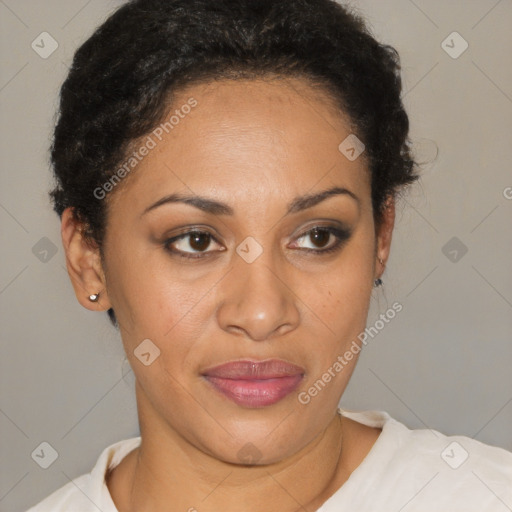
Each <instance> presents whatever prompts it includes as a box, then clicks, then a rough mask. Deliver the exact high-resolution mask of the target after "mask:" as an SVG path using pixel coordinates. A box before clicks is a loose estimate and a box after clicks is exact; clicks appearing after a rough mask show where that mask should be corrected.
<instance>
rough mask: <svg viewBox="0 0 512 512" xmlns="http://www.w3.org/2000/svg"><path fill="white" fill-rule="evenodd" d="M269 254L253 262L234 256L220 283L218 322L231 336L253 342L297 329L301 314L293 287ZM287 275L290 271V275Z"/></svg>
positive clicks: (278, 264) (281, 268) (281, 266)
mask: <svg viewBox="0 0 512 512" xmlns="http://www.w3.org/2000/svg"><path fill="white" fill-rule="evenodd" d="M274 260H275V258H273V257H272V254H271V251H265V250H264V251H263V253H262V254H261V255H260V256H259V257H258V258H257V259H256V260H255V261H253V262H252V263H247V262H246V261H244V260H243V259H242V258H241V257H239V256H238V255H237V256H235V260H234V262H233V268H232V269H231V271H230V272H229V273H228V275H227V277H226V279H223V281H222V289H221V290H222V291H221V304H220V306H219V307H218V308H217V321H218V323H219V325H220V327H221V328H222V329H224V330H225V331H227V332H230V333H231V334H237V335H241V336H245V337H247V338H248V339H250V340H253V341H265V340H267V339H269V338H272V337H275V336H282V335H284V334H286V333H287V332H289V331H293V330H294V329H296V328H297V326H298V324H299V321H300V311H299V310H298V309H297V301H298V298H297V296H296V294H295V293H294V290H293V286H292V284H291V283H289V282H287V281H290V279H289V275H288V279H287V276H286V275H285V273H284V272H283V267H284V262H277V263H276V262H275V261H274ZM289 274H290V272H289Z"/></svg>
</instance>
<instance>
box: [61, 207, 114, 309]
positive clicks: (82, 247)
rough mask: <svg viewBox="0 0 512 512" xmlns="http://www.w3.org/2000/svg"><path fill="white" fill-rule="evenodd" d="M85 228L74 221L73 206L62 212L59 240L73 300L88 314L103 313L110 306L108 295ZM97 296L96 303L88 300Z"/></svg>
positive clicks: (98, 261) (99, 260)
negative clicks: (60, 240) (84, 232)
mask: <svg viewBox="0 0 512 512" xmlns="http://www.w3.org/2000/svg"><path fill="white" fill-rule="evenodd" d="M84 227H85V226H84V225H83V224H81V223H80V222H79V221H77V220H76V218H75V216H74V215H73V208H72V207H69V208H66V209H65V210H64V212H63V213H62V220H61V237H62V245H63V247H64V252H65V254H66V266H67V269H68V274H69V277H70V279H71V283H72V284H73V288H74V290H75V295H76V298H77V299H78V302H80V304H81V305H82V306H83V307H84V308H87V309H90V310H91V311H106V310H108V309H109V308H110V307H112V306H111V304H110V300H109V298H108V294H107V287H106V280H105V274H104V272H103V267H102V264H101V257H100V251H99V247H98V246H97V245H96V244H93V243H92V242H90V241H88V240H87V239H86V238H85V236H84V234H83V229H84ZM98 293H99V299H98V301H97V302H92V301H90V300H89V296H90V295H92V294H98Z"/></svg>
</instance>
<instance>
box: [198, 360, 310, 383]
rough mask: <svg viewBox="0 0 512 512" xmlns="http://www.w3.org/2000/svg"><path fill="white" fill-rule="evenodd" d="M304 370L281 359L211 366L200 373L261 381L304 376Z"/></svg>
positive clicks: (238, 361)
mask: <svg viewBox="0 0 512 512" xmlns="http://www.w3.org/2000/svg"><path fill="white" fill-rule="evenodd" d="M304 373H305V370H304V368H302V367H300V366H297V365H295V364H292V363H289V362H288V361H284V360H282V359H266V360H265V361H253V360H249V359H242V360H237V361H229V362H227V363H223V364H220V365H218V366H213V367H211V368H208V369H206V370H204V371H203V372H202V375H205V376H207V377H217V378H221V379H237V380H263V379H276V378H280V377H289V376H293V375H304Z"/></svg>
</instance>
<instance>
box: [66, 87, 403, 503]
mask: <svg viewBox="0 0 512 512" xmlns="http://www.w3.org/2000/svg"><path fill="white" fill-rule="evenodd" d="M190 97H193V98H195V99H196V100H197V102H198V106H197V107H196V108H195V109H193V110H192V112H191V113H190V114H188V115H187V116H186V117H185V118H184V119H183V120H181V121H180V123H179V125H177V126H176V127H175V128H174V129H173V130H172V131H171V132H170V133H169V134H168V135H167V136H166V138H165V139H164V140H163V141H161V142H159V143H158V145H157V147H156V148H155V149H153V150H152V151H151V152H150V153H149V155H148V156H146V157H145V158H144V159H143V161H142V162H141V163H140V164H139V165H138V167H137V168H136V169H135V171H133V173H132V174H130V175H129V176H128V177H127V178H125V179H124V181H123V182H122V184H121V185H119V186H118V188H117V189H116V190H115V191H114V192H112V193H111V195H110V196H109V197H108V205H109V211H108V222H107V232H106V238H105V242H104V260H102V258H101V257H100V254H99V250H98V248H97V247H96V246H95V245H94V244H92V243H90V242H88V241H87V240H85V239H84V237H83V235H82V233H81V227H82V226H80V224H79V223H77V222H76V220H75V219H74V218H73V215H72V211H71V209H67V210H66V211H65V212H64V214H63V216H62V240H63V245H64V248H65V252H66V258H67V267H68V271H69V275H70V278H71V281H72V283H73V286H74V289H75V292H76V295H77V298H78V300H79V302H80V303H81V304H82V305H83V306H84V307H86V308H88V309H91V310H93V311H105V310H107V309H108V308H110V307H113V308H114V310H115V312H116V316H117V318H118V321H119V324H120V331H121V336H122V340H123V345H124V348H125V351H126V354H127V357H128V359H129V361H130V364H131V366H132V369H133V372H134V374H135V378H136V399H137V406H138V414H139V423H140V429H141V436H142V444H141V447H140V448H139V449H136V450H134V451H133V452H131V453H130V454H129V455H128V456H127V457H125V458H124V459H123V461H122V462H121V463H120V464H119V465H118V466H117V467H116V468H115V469H114V470H113V471H112V472H111V473H110V474H109V475H108V478H107V485H108V488H109V490H110V493H111V495H112V497H113V500H114V502H115V504H116V506H117V508H118V509H119V510H120V512H131V511H135V510H137V511H138V512H141V511H150V510H167V511H171V512H172V511H178V510H180V511H186V510H197V511H199V512H207V511H218V510H223V511H225V512H230V511H232V510H233V511H234V510H237V511H238V510H244V511H247V512H252V511H262V510H281V511H294V510H308V511H310V510H311V511H312V510H316V509H317V508H318V507H319V506H320V505H321V504H322V503H323V502H324V501H325V500H326V499H328V498H329V497H330V496H331V495H332V494H333V493H334V492H335V491H336V490H337V489H339V487H340V486H341V485H342V484H343V483H344V482H345V481H346V480H347V478H348V477H349V476H350V474H351V473H352V471H353V470H354V469H355V468H356V467H357V466H358V465H359V464H360V463H361V461H362V460H363V459H364V457H365V456H366V455H367V453H368V451H369V450H370V449H371V447H372V446H373V444H374V443H375V441H376V439H377V438H378V436H379V434H380V430H379V429H375V428H370V427H366V426H363V425H361V424H359V423H357V422H354V421H352V420H349V419H347V418H341V417H340V416H339V415H338V414H337V413H336V410H337V406H338V402H339V400H340V397H341V396H342V394H343V391H344V390H345V388H346V386H347V383H348V381H349V379H350V376H351V374H352V372H353V369H354V366H355V364H356V361H357V356H355V357H354V358H353V359H352V360H351V361H350V362H349V363H348V364H347V365H346V366H345V367H344V368H343V370H342V371H341V372H339V373H337V374H336V377H334V378H332V380H331V381H330V382H329V383H328V384H327V385H326V386H325V388H324V389H323V390H322V391H321V392H319V393H318V395H317V396H315V397H313V398H312V399H311V401H310V402H309V403H308V404H306V405H304V404H301V403H300V402H299V401H298V399H297V394H298V393H299V392H301V391H307V390H308V388H310V387H311V386H312V384H313V383H314V382H315V381H316V380H318V379H319V378H320V377H321V376H322V374H324V373H325V372H326V371H327V369H328V368H330V367H332V365H333V363H334V362H335V361H336V359H337V357H338V356H339V355H343V353H344V352H345V351H346V350H347V349H348V348H349V347H350V345H351V343H352V342H353V340H357V335H358V334H359V333H360V332H362V331H363V330H364V328H365V325H366V320H367V314H368V309H369V302H370V298H371V294H372V289H373V282H374V279H376V278H377V277H380V275H381V274H382V272H383V270H384V267H383V265H381V264H380V263H379V258H380V259H382V260H383V261H384V264H385V262H386V260H387V258H388V255H389V250H390V243H391V235H392V230H393V224H394V218H395V209H394V201H393V199H392V198H390V199H389V201H388V203H387V206H388V207H387V209H386V210H385V213H384V217H383V222H382V223H381V224H380V225H379V226H376V225H375V223H374V215H373V210H372V204H371V189H370V180H369V173H368V169H367V163H366V161H365V159H364V154H363V155H362V156H361V157H359V158H357V159H356V160H355V161H353V162H351V161H349V160H348V159H347V158H346V157H345V156H344V155H343V154H342V153H340V151H339V150H338V146H339V144H340V143H341V141H343V140H344V139H345V138H346V137H347V136H348V135H349V134H350V133H351V130H350V125H349V123H348V122H347V119H346V117H345V116H344V115H343V113H342V112H340V111H339V109H338V108H337V106H336V105H335V104H334V103H333V102H332V101H331V100H330V99H329V97H328V95H327V94H323V93H321V92H319V90H318V88H316V89H312V88H311V86H310V85H309V84H308V83H307V82H306V81H305V80H303V79H298V78H294V79H291V78H288V79H286V80H284V79H282V80H274V81H270V80H267V81H262V80H244V81H227V80H224V81H219V82H215V83H207V84H196V85H193V86H189V87H188V88H187V89H184V90H182V91H181V92H180V93H179V94H178V95H177V96H176V97H175V98H174V106H173V110H174V109H175V108H179V106H180V105H183V104H185V103H186V101H187V99H188V98H190ZM333 186H337V187H343V188H345V189H348V190H349V191H351V192H352V193H353V194H354V195H355V196H356V197H357V200H355V199H353V198H352V197H351V196H349V195H348V194H342V195H333V196H331V197H329V198H327V199H325V200H324V201H322V202H320V203H318V204H316V205H315V206H313V207H311V208H308V209H304V210H302V211H299V212H296V213H293V214H290V215H286V208H287V205H288V203H289V202H291V201H292V200H293V199H294V198H295V197H296V196H302V195H306V194H314V193H318V192H320V191H323V190H325V189H328V188H330V187H333ZM176 192H180V193H184V194H194V195H201V196H207V197H209V198H212V199H215V200H217V201H222V202H224V203H226V204H227V205H229V206H230V207H231V208H232V209H233V211H234V213H233V215H214V214H211V213H205V212H203V211H201V210H199V209H197V208H195V207H194V206H192V205H188V204H184V203H173V204H165V205H162V206H160V207H158V208H154V209H153V210H151V211H149V212H148V213H146V214H144V215H142V213H143V212H144V211H145V209H146V208H148V207H149V206H150V205H152V204H154V203H155V202H156V201H158V200H159V199H161V198H162V197H164V196H166V195H168V194H171V193H176ZM340 223H341V224H343V225H346V226H348V228H349V229H350V231H351V234H350V237H349V238H348V240H346V241H345V242H343V244H342V245H341V249H340V250H338V251H334V252H331V253H327V254H323V255H322V254H312V253H307V252H306V251H305V250H304V249H305V248H310V249H315V248H316V249H323V248H326V247H330V246H332V245H334V243H335V241H336V238H335V237H334V235H331V236H329V237H327V236H326V239H325V240H323V241H322V240H320V242H315V239H314V238H312V237H311V236H309V235H308V234H307V232H308V231H309V230H311V229H312V228H313V227H315V226H318V225H320V226H324V227H325V226H335V227H336V226H339V225H340ZM191 227H194V228H196V229H197V228H200V229H201V230H202V231H207V232H209V233H211V234H212V235H213V237H214V238H213V239H212V240H211V242H210V245H207V243H205V244H204V247H205V249H203V250H204V251H206V252H209V253H210V254H209V255H207V256H203V257H202V259H201V258H199V259H191V260H187V259H186V258H180V257H179V256H176V255H172V253H170V252H168V251H167V250H166V248H165V242H166V240H168V239H169V238H171V237H173V236H177V235H179V234H182V233H183V231H184V229H183V228H189V230H190V228H191ZM248 236H251V237H253V238H254V239H255V240H256V241H257V242H258V243H259V244H260V246H261V247H262V249H263V252H262V254H261V255H260V256H259V257H258V258H257V259H256V260H255V261H253V262H252V263H247V262H246V261H245V260H244V259H243V258H242V257H240V256H239V254H237V252H236V248H237V246H238V245H240V244H241V242H242V241H244V239H245V238H246V237H248ZM173 247H174V248H175V249H181V250H182V251H185V252H186V254H190V253H196V254H197V253H198V252H199V253H200V251H199V250H198V249H197V245H194V244H193V241H191V239H190V237H185V238H183V239H182V240H181V241H178V242H174V244H173ZM203 254H204V253H203ZM98 291H99V292H100V300H99V301H98V302H97V303H92V302H90V301H89V300H88V296H89V295H90V294H91V293H97V292H98ZM148 338H149V339H150V340H151V341H152V342H153V343H154V344H155V345H156V346H157V347H158V348H159V350H160V356H159V357H158V358H156V359H155V361H154V362H153V363H152V364H150V365H149V366H145V365H143V364H142V363H141V362H140V361H139V360H138V359H137V358H136V357H135V356H134V350H135V349H136V347H137V346H138V345H139V344H140V343H141V341H142V340H144V339H148ZM246 358H250V359H257V360H263V359H268V358H281V359H285V360H287V361H289V362H291V363H294V364H297V365H299V366H301V367H303V368H304V369H305V376H304V379H303V380H302V382H301V384H300V386H299V388H298V389H297V390H296V391H294V392H292V393H291V394H290V395H288V396H287V397H286V398H284V399H283V400H281V401H279V402H278V403H276V404H274V405H271V406H267V407H263V408H248V407H241V406H239V405H237V404H235V403H233V402H231V401H230V400H228V399H226V398H225V397H224V396H223V395H221V394H220V393H218V392H217V391H216V390H215V389H213V388H212V387H211V386H210V385H209V384H208V383H207V382H205V380H204V379H203V378H202V377H201V375H200V373H201V371H202V370H204V369H205V368H207V367H211V366H213V365H217V364H221V363H224V362H227V361H231V360H236V359H246ZM247 443H252V445H254V447H255V448H256V450H257V451H256V453H258V457H257V460H255V461H254V464H249V465H247V464H246V465H244V464H242V461H241V459H240V457H239V455H238V452H239V450H240V449H241V448H243V447H244V446H246V445H247ZM313 468H314V470H312V469H313Z"/></svg>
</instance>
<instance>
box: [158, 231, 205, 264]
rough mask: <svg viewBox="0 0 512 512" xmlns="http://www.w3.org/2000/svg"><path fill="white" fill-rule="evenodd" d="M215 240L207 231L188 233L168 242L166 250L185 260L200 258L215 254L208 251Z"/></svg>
mask: <svg viewBox="0 0 512 512" xmlns="http://www.w3.org/2000/svg"><path fill="white" fill-rule="evenodd" d="M213 240H215V239H214V237H213V235H211V234H210V233H208V232H206V231H197V230H195V231H188V232H186V233H183V234H181V235H179V236H175V237H174V238H171V239H169V240H167V242H166V243H165V248H166V249H167V250H168V251H169V252H171V253H175V254H178V255H179V256H182V257H184V258H200V257H202V255H206V254H209V253H211V252H213V251H207V250H206V249H208V248H209V247H210V245H211V243H212V241H213Z"/></svg>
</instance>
